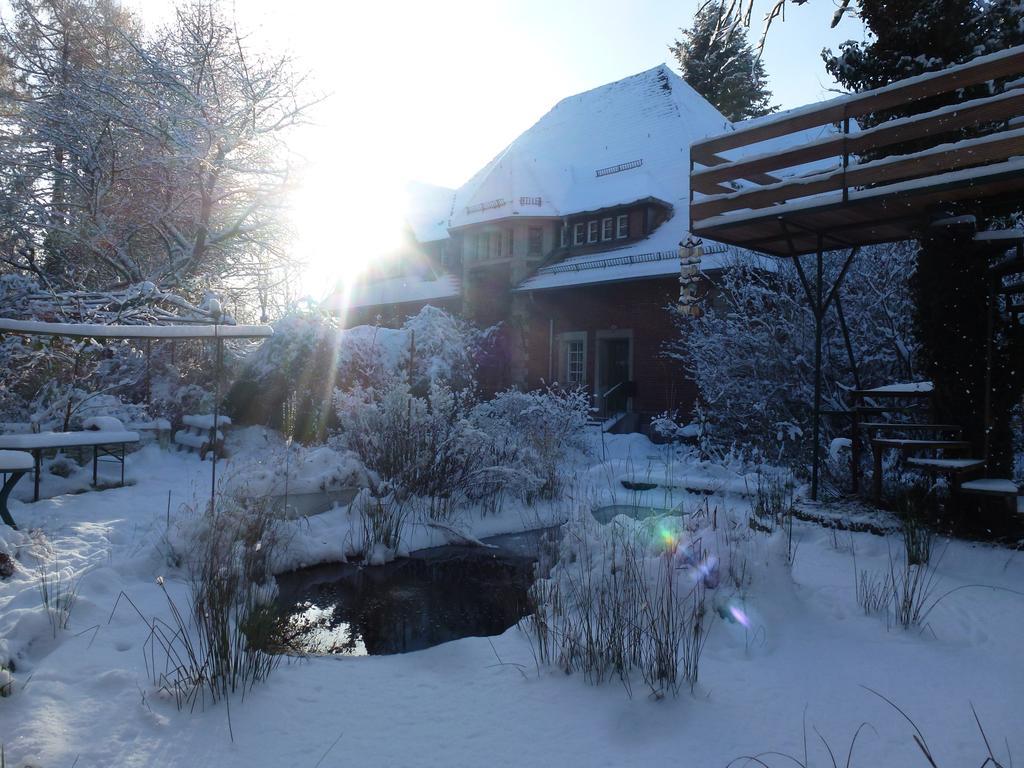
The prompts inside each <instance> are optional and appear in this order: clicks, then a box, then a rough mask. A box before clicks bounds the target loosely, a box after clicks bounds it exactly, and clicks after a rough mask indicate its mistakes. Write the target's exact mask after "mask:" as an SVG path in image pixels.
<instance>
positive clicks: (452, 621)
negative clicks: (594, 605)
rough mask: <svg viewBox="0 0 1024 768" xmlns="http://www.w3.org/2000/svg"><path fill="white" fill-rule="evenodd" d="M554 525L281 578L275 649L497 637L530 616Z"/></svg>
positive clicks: (331, 649) (345, 648) (415, 645)
mask: <svg viewBox="0 0 1024 768" xmlns="http://www.w3.org/2000/svg"><path fill="white" fill-rule="evenodd" d="M553 537H554V533H553V532H552V529H546V530H539V531H528V532H526V533H522V534H512V535H508V536H495V537H491V538H487V539H484V540H483V541H484V542H485V543H487V544H493V545H495V547H496V548H494V549H491V548H482V547H464V546H446V547H437V548H435V549H425V550H421V551H419V552H415V553H413V554H412V555H411V556H410V557H407V558H402V559H400V560H396V561H394V562H392V563H388V564H387V565H382V566H373V567H365V568H364V567H361V566H359V565H355V564H348V563H342V564H332V565H324V566H316V567H314V568H305V569H303V570H301V571H294V572H292V573H289V574H284V575H282V576H278V578H277V581H278V586H279V588H280V592H279V596H278V600H277V605H278V607H279V610H280V616H281V618H280V619H279V622H278V632H277V637H278V646H279V647H278V648H277V649H278V650H282V651H284V652H298V653H311V654H347V655H353V656H363V655H374V656H376V655H382V654H391V653H407V652H409V651H417V650H421V649H423V648H429V647H431V646H434V645H439V644H440V643H444V642H447V641H449V640H455V639H457V638H460V637H471V636H489V635H499V634H501V633H502V632H504V631H505V630H506V629H508V628H509V627H511V626H512V625H513V624H515V623H516V622H518V621H519V620H520V619H521V618H523V617H524V616H525V615H526V614H527V590H528V589H529V587H530V585H531V584H532V583H533V580H534V578H535V574H534V572H535V567H534V566H535V563H536V561H537V557H538V555H539V553H540V549H541V547H542V546H548V545H549V542H551V541H553Z"/></svg>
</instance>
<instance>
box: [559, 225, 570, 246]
mask: <svg viewBox="0 0 1024 768" xmlns="http://www.w3.org/2000/svg"><path fill="white" fill-rule="evenodd" d="M570 235H571V233H570V232H569V225H568V224H563V225H562V239H561V243H562V247H563V248H568V247H569V243H570V242H572V238H571V237H570Z"/></svg>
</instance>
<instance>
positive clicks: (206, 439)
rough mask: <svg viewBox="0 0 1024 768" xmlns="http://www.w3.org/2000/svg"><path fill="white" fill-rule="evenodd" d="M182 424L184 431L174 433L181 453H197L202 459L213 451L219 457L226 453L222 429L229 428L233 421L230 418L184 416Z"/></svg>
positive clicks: (175, 441)
mask: <svg viewBox="0 0 1024 768" xmlns="http://www.w3.org/2000/svg"><path fill="white" fill-rule="evenodd" d="M181 423H182V424H184V425H185V428H184V429H179V430H178V431H177V432H175V433H174V443H175V445H176V446H177V447H178V450H179V451H182V450H188V451H195V452H197V453H198V454H199V458H200V459H205V458H206V453H207V451H209V450H211V449H212V450H213V451H214V453H216V454H217V455H218V456H219V455H222V454H223V452H224V432H223V431H222V430H221V429H220V428H221V427H229V426H230V425H231V419H230V417H228V416H217V417H216V419H215V418H214V417H213V416H212V415H190V416H182V417H181Z"/></svg>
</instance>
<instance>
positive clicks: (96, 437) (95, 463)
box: [0, 429, 139, 501]
mask: <svg viewBox="0 0 1024 768" xmlns="http://www.w3.org/2000/svg"><path fill="white" fill-rule="evenodd" d="M137 442H139V433H138V432H128V431H119V430H104V429H95V430H89V429H87V430H80V431H77V432H36V433H32V434H27V435H0V449H11V450H15V451H28V452H29V453H31V454H32V458H33V459H34V465H35V487H34V489H33V494H32V500H33V501H39V479H40V476H41V475H42V469H43V451H48V450H59V449H61V448H78V447H91V448H92V484H93V485H94V486H95V485H96V484H97V479H98V477H97V470H98V468H99V460H100V456H106V457H110V458H112V459H114V460H115V461H118V462H119V463H120V464H121V485H124V455H125V446H126V445H129V444H133V443H137ZM111 448H113V449H114V450H111ZM118 448H119V449H120V450H117V449H118Z"/></svg>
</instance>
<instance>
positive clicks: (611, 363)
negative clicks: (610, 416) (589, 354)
mask: <svg viewBox="0 0 1024 768" xmlns="http://www.w3.org/2000/svg"><path fill="white" fill-rule="evenodd" d="M600 345H601V350H600V358H601V364H600V374H601V392H602V394H604V395H605V397H604V410H605V412H606V413H624V412H625V411H626V406H627V404H628V400H629V396H630V391H629V390H630V384H629V369H630V357H631V355H630V352H631V349H630V348H631V346H632V344H631V343H630V339H629V338H612V339H601V341H600Z"/></svg>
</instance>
